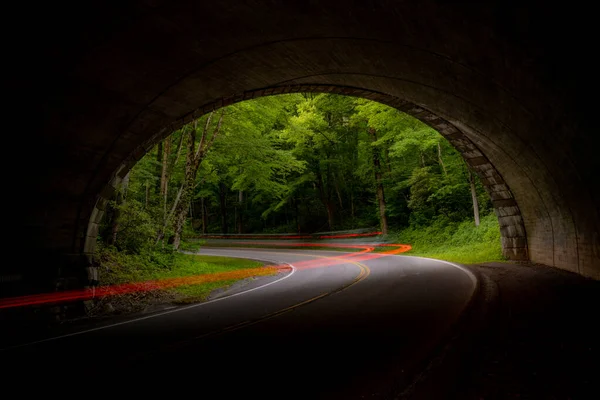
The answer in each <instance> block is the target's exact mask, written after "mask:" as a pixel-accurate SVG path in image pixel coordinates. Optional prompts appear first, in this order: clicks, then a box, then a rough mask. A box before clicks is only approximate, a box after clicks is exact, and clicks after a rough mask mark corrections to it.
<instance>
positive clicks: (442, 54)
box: [4, 0, 600, 278]
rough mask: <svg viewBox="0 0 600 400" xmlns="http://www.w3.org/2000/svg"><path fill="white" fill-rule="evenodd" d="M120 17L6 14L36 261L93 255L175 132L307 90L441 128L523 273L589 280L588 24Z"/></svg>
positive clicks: (400, 11)
mask: <svg viewBox="0 0 600 400" xmlns="http://www.w3.org/2000/svg"><path fill="white" fill-rule="evenodd" d="M120 3H122V2H117V3H115V4H113V5H108V4H99V3H94V2H86V3H85V4H72V5H56V4H47V5H43V6H40V8H37V9H36V13H35V15H33V16H31V14H29V15H28V18H27V24H25V25H23V24H20V23H19V21H21V20H20V19H19V18H18V17H20V16H22V15H23V16H24V15H25V14H22V13H23V12H24V10H17V9H16V6H15V10H14V12H13V14H12V15H14V16H15V18H14V19H13V21H12V22H9V24H8V28H11V27H12V29H7V27H5V28H4V29H5V30H6V31H5V35H4V38H5V41H6V46H5V49H6V51H8V52H10V54H11V55H12V57H11V60H15V61H14V62H13V63H10V65H9V66H8V68H9V71H8V72H7V73H6V75H5V76H6V78H7V79H6V81H7V87H8V89H9V92H8V93H9V95H10V98H11V101H12V108H14V110H13V111H12V114H11V115H10V118H12V125H11V131H12V132H13V134H12V135H11V139H10V140H12V141H14V142H9V145H13V146H17V145H18V146H23V145H27V146H28V147H27V148H28V150H27V153H28V155H27V160H26V161H25V160H23V161H22V163H23V164H24V165H26V168H22V169H18V170H17V171H16V172H15V173H13V174H11V179H12V180H11V181H10V182H11V184H12V185H13V186H12V187H16V188H18V190H19V193H21V195H22V200H20V201H17V202H16V203H17V204H15V206H14V213H11V214H12V215H11V218H12V219H11V220H10V226H11V227H13V228H14V230H13V232H14V233H15V234H17V235H23V236H24V235H26V236H24V237H26V238H27V245H26V247H27V250H28V251H29V252H30V253H31V254H38V253H40V252H42V253H52V254H62V255H69V254H70V255H73V256H74V257H77V256H78V255H79V254H81V253H82V252H83V253H85V252H86V251H88V252H89V251H91V250H92V248H91V247H90V243H91V242H90V240H89V238H90V237H92V238H93V237H94V236H95V231H94V229H95V224H94V222H97V220H98V219H99V218H100V215H101V213H102V206H103V199H105V198H107V197H108V196H109V195H110V193H111V185H114V184H115V183H116V182H117V181H118V179H119V176H122V175H124V173H126V171H127V168H129V167H130V166H131V165H133V163H134V162H135V161H136V160H138V159H139V158H140V157H141V156H142V155H143V154H144V153H145V151H147V150H148V149H150V148H151V147H152V145H154V144H155V143H156V141H157V140H159V139H160V138H162V137H164V136H166V135H168V134H169V133H170V132H172V130H173V129H176V128H177V127H179V126H181V124H183V123H184V122H186V121H189V120H190V119H192V118H194V117H196V116H200V115H202V114H203V113H205V112H207V111H208V110H210V109H214V108H216V107H219V106H221V105H224V104H229V103H231V102H234V101H239V100H242V99H246V98H252V97H254V96H262V95H269V94H277V93H286V92H291V91H298V90H309V89H311V88H314V90H315V91H333V92H337V93H347V94H351V95H359V96H363V97H369V98H373V99H375V100H378V101H384V102H387V103H388V104H390V103H394V104H392V105H396V106H398V108H400V109H403V107H404V109H403V110H404V111H407V112H408V111H410V110H413V115H415V116H417V117H419V115H418V114H419V113H421V117H422V118H421V119H424V120H427V118H429V119H430V123H431V124H432V126H434V127H436V125H435V124H438V125H437V128H436V129H438V130H440V132H441V133H442V134H444V132H443V129H445V128H446V127H447V129H448V130H449V131H448V132H446V134H445V136H446V137H448V138H449V139H451V142H453V140H454V142H453V144H455V146H457V148H458V149H459V151H461V152H462V153H463V155H465V157H466V158H467V159H469V158H476V157H482V158H479V159H478V160H479V161H477V160H476V161H472V162H471V164H472V165H475V166H476V165H477V164H476V163H477V162H481V163H480V164H479V165H484V164H485V166H482V167H480V168H479V169H478V172H479V174H480V176H481V177H482V178H483V179H484V183H485V184H486V187H487V189H488V191H489V192H490V193H491V194H492V193H496V194H497V196H500V197H498V199H497V200H506V201H507V202H505V203H502V204H503V206H504V207H505V208H506V207H508V208H510V210H508V208H507V210H508V211H507V210H501V209H499V207H501V206H499V204H500V203H497V204H495V205H496V211H497V213H499V214H498V215H499V217H500V222H501V226H503V227H504V230H503V236H504V239H505V241H504V244H505V247H507V248H514V249H517V250H515V254H516V255H517V257H516V258H527V257H528V258H529V259H530V260H531V261H533V262H536V263H541V264H545V265H550V266H556V267H559V268H563V269H567V270H570V271H574V272H577V273H580V274H583V275H586V276H590V277H594V278H600V237H599V231H600V228H599V227H600V216H599V213H598V199H599V190H598V186H600V185H598V173H599V172H600V168H599V164H598V161H597V156H596V155H595V154H596V152H597V150H596V149H597V148H598V147H597V146H596V144H597V142H598V141H597V139H596V137H597V133H596V132H595V124H593V123H592V121H594V119H595V118H594V113H593V110H591V105H590V102H589V100H586V94H587V93H588V92H589V90H590V89H591V85H592V84H593V83H591V81H589V80H586V76H589V75H587V74H591V72H592V71H591V66H590V65H589V64H586V63H585V62H583V61H582V60H581V56H580V54H582V53H580V52H581V51H583V50H582V49H584V50H585V51H587V50H586V49H587V48H588V47H589V46H590V45H591V44H590V43H589V41H590V40H591V39H590V38H591V37H592V36H591V35H590V34H589V32H586V31H585V29H590V26H591V25H587V24H586V23H585V21H584V19H585V18H586V17H585V16H582V15H576V14H573V15H571V14H570V13H569V10H564V9H562V8H561V9H558V8H556V9H553V8H552V7H551V6H548V5H544V8H543V9H542V8H540V7H536V6H534V5H532V6H526V3H519V6H518V7H514V8H511V7H510V6H509V5H507V3H506V2H502V3H500V2H498V3H494V2H488V3H486V4H480V3H475V2H473V3H461V4H453V5H450V4H446V2H436V1H419V2H411V3H408V2H394V1H371V2H332V1H329V2H328V1H325V2H298V3H294V4H291V3H293V2H288V1H268V2H240V1H233V0H224V1H219V2H191V1H190V2H182V1H160V0H148V1H137V2H129V3H127V5H124V4H120ZM575 18H577V21H578V23H577V24H575V25H573V28H570V26H569V29H564V28H565V23H568V22H569V21H575ZM582 18H583V19H582ZM557 26H561V27H562V28H563V29H557ZM586 27H587V28H586ZM578 57H579V58H578ZM373 96H374V97H373ZM415 110H417V111H415ZM419 110H420V111H419ZM450 131H452V132H451V133H450ZM449 135H455V136H451V137H450V136H449ZM461 146H463V148H462V149H461ZM469 154H470V155H469ZM474 163H475V164H474ZM487 166H489V168H488V167H487ZM490 171H491V172H490ZM488 178H489V179H488ZM486 179H487V180H486ZM501 192H502V193H501ZM492 198H494V197H493V196H492ZM510 199H513V200H510ZM513 203H514V204H513ZM502 213H505V214H504V215H503V214H502ZM90 221H91V222H92V223H91V224H90ZM510 238H512V239H514V240H508V241H507V239H510ZM86 243H87V245H86ZM511 246H512V247H511ZM519 246H520V247H519ZM505 250H506V249H505ZM517 253H518V254H517ZM32 259H33V258H32ZM32 263H33V261H32ZM23 268H25V267H23Z"/></svg>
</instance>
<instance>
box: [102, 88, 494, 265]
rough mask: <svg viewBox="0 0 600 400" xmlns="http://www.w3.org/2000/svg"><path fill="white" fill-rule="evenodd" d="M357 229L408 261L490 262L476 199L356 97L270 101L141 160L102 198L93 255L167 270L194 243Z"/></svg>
mask: <svg viewBox="0 0 600 400" xmlns="http://www.w3.org/2000/svg"><path fill="white" fill-rule="evenodd" d="M365 230H369V231H380V232H381V235H380V239H381V240H383V241H390V242H392V243H407V244H411V245H412V246H413V250H412V251H411V252H410V253H409V255H410V254H416V255H424V256H432V257H436V258H442V259H448V260H451V261H457V262H480V261H492V260H500V259H502V256H501V248H500V233H499V227H498V222H497V219H496V216H495V215H494V213H493V209H492V206H491V201H490V199H489V196H488V195H487V193H486V192H485V190H484V189H483V186H482V185H481V183H480V182H479V179H478V178H477V176H476V175H475V174H474V173H473V172H472V171H471V170H470V169H469V167H468V166H467V164H466V163H465V162H464V161H463V159H462V157H461V156H460V154H459V153H458V152H457V151H456V150H455V149H454V148H453V147H452V146H451V145H450V144H449V143H448V142H447V141H446V139H444V138H443V137H442V136H441V135H440V134H439V133H438V132H436V131H435V130H433V129H432V128H431V127H429V126H428V125H426V124H424V123H422V122H420V121H418V120H416V119H414V118H413V117H411V116H409V115H407V114H404V113H402V112H400V111H398V110H397V109H394V108H391V107H388V106H385V105H383V104H380V103H376V102H373V101H369V100H366V99H361V98H355V97H349V96H341V95H333V94H313V93H303V94H288V95H278V96H270V97H263V98H259V99H254V100H248V101H244V102H240V103H237V104H234V105H231V106H228V107H224V108H221V109H219V110H216V111H213V112H212V113H210V114H208V115H204V116H203V117H201V118H199V119H197V120H195V121H193V122H191V123H189V124H187V125H185V126H183V127H182V128H181V129H179V130H177V131H175V132H173V133H172V134H171V135H169V136H168V137H166V138H165V139H163V140H162V141H160V143H158V144H157V145H156V146H155V147H154V148H153V149H152V150H151V151H149V152H148V153H147V154H146V155H145V156H144V157H143V158H142V159H141V160H140V161H139V162H138V163H137V164H136V165H135V166H134V168H133V169H132V170H131V171H130V172H129V173H128V175H127V176H126V177H125V178H124V179H123V182H122V184H121V186H120V188H119V189H118V191H117V193H116V195H115V196H114V199H112V201H110V202H109V207H108V209H107V211H106V215H105V218H104V219H103V223H102V226H101V229H100V233H99V237H98V241H99V249H100V250H99V258H100V260H101V262H106V261H107V260H112V261H111V262H112V265H114V264H115V263H116V262H117V261H115V260H116V259H119V260H121V261H120V262H121V264H127V263H129V262H130V260H131V259H132V257H133V258H134V259H135V260H137V261H135V262H134V264H135V263H138V264H139V263H145V264H146V266H145V267H144V268H150V269H151V268H154V267H156V266H159V267H161V266H162V267H163V268H171V264H172V263H173V262H174V260H175V258H174V255H173V254H174V253H177V251H178V250H181V249H186V248H187V247H186V246H190V243H192V239H194V238H201V237H202V235H204V234H211V233H212V234H257V233H260V234H275V233H286V234H287V233H315V232H338V231H353V232H359V231H365ZM195 243H196V245H197V244H198V243H201V241H200V242H198V241H196V242H195ZM136 268H137V269H139V267H135V268H134V269H136Z"/></svg>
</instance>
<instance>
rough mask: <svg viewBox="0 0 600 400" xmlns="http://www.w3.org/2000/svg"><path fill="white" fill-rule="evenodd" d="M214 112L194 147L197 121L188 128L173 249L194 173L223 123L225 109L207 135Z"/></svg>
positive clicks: (182, 224)
mask: <svg viewBox="0 0 600 400" xmlns="http://www.w3.org/2000/svg"><path fill="white" fill-rule="evenodd" d="M213 114H214V112H211V113H210V115H209V116H208V118H207V119H206V124H205V125H204V129H203V130H202V136H201V137H200V143H199V144H198V147H197V148H196V134H197V125H196V124H197V121H194V126H193V129H191V130H190V133H189V136H188V154H187V156H186V162H185V177H184V182H183V186H182V188H183V190H182V192H181V199H180V200H179V204H178V205H177V209H176V212H175V220H174V222H173V231H174V237H173V247H174V248H175V249H179V245H180V244H181V234H182V232H183V226H184V225H185V221H186V218H187V215H188V211H189V204H190V202H191V200H192V197H193V195H194V190H195V188H196V185H195V182H196V175H197V173H198V168H200V163H201V162H202V160H203V159H204V157H205V156H206V152H207V151H208V149H209V148H210V147H211V146H212V144H213V143H214V141H215V139H216V138H217V136H218V134H219V131H220V129H221V125H222V123H223V116H224V115H225V110H224V109H223V111H222V112H221V117H220V118H219V122H218V123H217V126H216V127H215V128H214V129H213V131H212V135H211V136H210V137H209V129H210V121H211V119H212V116H213Z"/></svg>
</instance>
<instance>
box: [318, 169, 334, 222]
mask: <svg viewBox="0 0 600 400" xmlns="http://www.w3.org/2000/svg"><path fill="white" fill-rule="evenodd" d="M315 172H316V175H317V181H316V182H315V185H316V186H317V189H318V190H319V198H320V199H321V202H322V203H323V205H324V206H325V209H326V210H327V226H328V227H329V230H330V231H331V230H333V204H331V201H330V199H329V192H326V191H325V188H324V182H323V175H322V174H321V166H320V165H317V169H316V171H315Z"/></svg>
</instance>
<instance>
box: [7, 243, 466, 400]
mask: <svg viewBox="0 0 600 400" xmlns="http://www.w3.org/2000/svg"><path fill="white" fill-rule="evenodd" d="M201 253H202V254H214V255H227V256H237V257H245V258H254V259H262V260H266V261H273V262H276V263H288V264H289V265H291V266H292V267H293V269H292V270H291V272H287V273H282V274H279V275H278V276H277V277H272V278H266V279H264V280H263V279H261V280H257V281H255V282H254V283H252V284H250V285H246V286H243V287H238V286H236V287H234V288H233V289H232V290H230V291H229V292H225V293H222V294H221V295H220V297H217V298H215V299H213V300H212V301H209V302H205V303H200V304H196V305H192V306H183V307H178V308H173V309H170V310H167V311H162V312H160V313H155V314H150V315H144V316H141V317H139V316H138V317H136V318H135V319H129V320H119V321H118V322H117V323H116V324H115V323H114V322H112V323H107V322H104V323H103V325H98V326H90V327H88V328H87V330H85V329H84V328H78V329H80V330H79V331H73V332H63V333H62V335H63V336H61V337H58V338H43V337H40V338H38V340H40V341H38V342H37V343H31V344H27V343H21V345H19V346H16V347H11V348H8V349H6V348H5V349H4V350H2V351H0V365H1V368H2V371H0V376H1V377H2V381H3V382H5V384H8V385H9V386H11V387H13V388H16V389H17V391H18V392H19V393H21V394H23V395H24V394H26V392H28V391H40V390H43V391H47V390H50V388H55V389H56V388H58V389H59V390H63V389H64V390H63V392H64V393H67V392H70V393H75V392H77V393H81V395H82V396H86V394H93V395H102V396H105V395H119V397H121V395H125V394H130V395H133V394H135V395H138V396H139V395H143V396H147V395H158V394H169V395H186V396H188V395H191V396H193V397H194V398H206V399H230V398H231V399H234V398H235V399H241V398H249V399H264V398H278V399H387V398H394V396H395V395H397V394H398V393H399V392H400V391H401V390H402V389H403V388H404V387H405V386H406V385H407V384H408V383H409V382H410V380H411V379H412V378H413V377H414V373H415V372H417V371H418V369H419V368H422V366H423V365H422V362H423V361H424V360H425V359H426V357H427V356H428V355H429V354H430V352H431V351H432V350H433V349H434V348H435V346H436V344H437V343H438V342H439V340H440V339H441V338H442V337H443V336H444V335H445V334H447V332H448V331H449V329H450V328H451V325H452V324H453V323H454V322H455V321H456V320H457V318H458V317H459V315H460V314H461V312H462V311H463V309H464V307H465V306H466V305H467V304H468V301H469V299H470V298H471V296H472V294H473V293H474V289H475V286H476V281H475V277H474V276H473V275H472V274H470V273H468V272H467V271H466V270H464V269H462V268H461V267H460V266H457V265H453V264H450V263H446V262H443V261H435V260H429V259H423V258H416V257H408V256H377V255H375V256H374V255H369V254H356V253H341V252H333V251H331V252H328V251H301V250H265V249H216V248H215V249H209V248H203V249H202V251H201ZM371 257H374V258H371ZM81 329H84V330H83V331H81ZM28 340H30V339H28ZM5 345H6V344H5ZM48 385H50V386H48Z"/></svg>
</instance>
